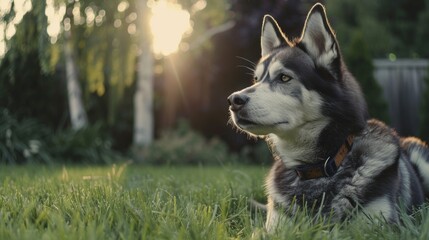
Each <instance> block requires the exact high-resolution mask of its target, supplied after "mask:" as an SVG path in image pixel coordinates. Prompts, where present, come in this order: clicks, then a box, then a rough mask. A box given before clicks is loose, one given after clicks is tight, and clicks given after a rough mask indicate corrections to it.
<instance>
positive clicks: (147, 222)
mask: <svg viewBox="0 0 429 240" xmlns="http://www.w3.org/2000/svg"><path fill="white" fill-rule="evenodd" d="M266 173H267V169H261V168H259V167H243V166H240V165H232V166H224V167H210V168H206V167H181V168H169V167H148V166H143V165H131V166H128V167H126V166H125V165H123V166H112V167H107V166H105V167H95V168H94V167H62V168H61V167H48V168H47V167H40V166H32V165H30V166H18V167H17V166H2V168H0V181H1V182H2V183H3V184H2V185H1V187H0V189H1V192H2V198H0V205H1V206H2V207H1V213H2V214H1V216H0V238H1V239H237V240H239V239H251V237H252V235H253V233H256V235H255V236H254V238H252V239H274V240H275V239H302V240H310V239H427V238H428V228H427V226H428V224H429V222H428V221H429V220H428V219H429V208H428V206H427V205H425V206H424V207H423V208H422V209H420V210H418V211H417V212H416V213H414V214H413V215H412V216H408V215H406V214H403V215H402V216H401V220H402V221H401V224H400V225H389V224H386V223H385V222H384V220H383V219H374V220H368V219H366V218H362V219H358V220H356V221H352V222H350V223H342V224H332V223H329V221H324V220H323V219H321V218H312V217H309V216H308V215H307V214H306V213H305V212H302V211H297V212H296V214H294V216H293V217H291V218H288V220H287V221H286V223H285V224H284V225H282V226H281V228H280V230H279V232H278V233H276V234H273V235H272V236H269V237H266V238H263V236H262V235H263V234H262V228H263V224H264V218H265V216H264V213H262V212H261V211H258V210H256V211H255V210H254V209H253V208H250V207H249V203H248V200H249V199H251V198H253V199H255V198H256V199H258V198H261V199H263V198H264V191H263V176H264V175H265V174H266ZM258 233H259V235H258Z"/></svg>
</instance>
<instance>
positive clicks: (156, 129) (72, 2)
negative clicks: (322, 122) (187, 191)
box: [0, 0, 429, 164]
mask: <svg viewBox="0 0 429 240" xmlns="http://www.w3.org/2000/svg"><path fill="white" fill-rule="evenodd" d="M316 2H322V3H323V4H325V5H326V7H327V12H328V17H329V19H330V22H331V25H332V27H333V28H334V29H335V31H336V34H337V38H338V41H339V44H340V47H341V49H342V52H343V57H344V58H345V61H346V63H347V65H348V66H349V68H350V71H351V72H352V73H353V74H354V75H355V76H356V78H357V79H358V80H359V82H360V84H361V85H362V88H363V90H364V92H365V95H366V99H367V101H368V105H369V108H370V113H371V115H372V117H375V118H379V119H381V120H383V121H386V122H387V123H389V124H390V125H391V126H393V127H394V128H395V129H396V130H397V131H398V132H399V133H400V134H401V135H403V136H408V135H416V136H419V137H421V138H423V139H424V140H426V141H428V140H429V88H428V87H427V86H428V84H429V77H428V74H427V72H428V61H427V58H428V57H429V48H428V47H427V46H426V42H427V39H429V27H428V23H429V1H427V0H414V1H406V0H379V1H372V0H361V1H354V0H341V1H340V0H325V1H310V0H302V1H299V0H273V1H264V0H245V1H243V0H242V1H239V0H216V1H215V0H158V1H155V0H109V1H102V0H14V1H11V0H2V1H1V3H0V162H1V163H27V162H41V163H63V162H67V163H82V162H83V163H109V162H115V161H120V160H124V159H133V160H134V161H137V162H147V163H153V164H225V163H228V162H239V163H269V162H271V156H270V154H269V152H268V150H267V148H266V146H265V143H263V142H262V141H257V140H255V139H249V138H248V137H247V136H246V135H245V134H242V133H238V132H237V131H236V130H234V129H233V127H232V125H231V124H228V118H229V114H228V104H227V101H226V98H227V96H228V95H229V94H231V93H232V92H234V91H236V90H239V89H241V88H243V87H245V86H248V85H249V84H251V79H252V77H251V75H252V71H253V68H254V64H255V63H256V62H257V61H258V59H259V57H260V45H259V44H260V43H259V40H260V27H261V22H262V18H263V16H264V15H265V14H271V15H272V16H274V17H275V18H276V19H277V21H278V22H279V24H280V26H281V27H282V28H283V30H284V31H285V33H286V35H287V36H288V37H289V38H296V37H299V36H300V34H301V29H302V26H303V23H304V20H305V17H306V14H307V12H308V10H309V9H310V8H311V6H312V5H313V4H314V3H316Z"/></svg>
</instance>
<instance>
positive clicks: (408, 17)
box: [327, 0, 429, 58]
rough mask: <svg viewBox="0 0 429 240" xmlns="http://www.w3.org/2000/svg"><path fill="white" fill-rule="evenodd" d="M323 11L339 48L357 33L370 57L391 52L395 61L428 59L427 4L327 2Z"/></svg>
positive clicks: (418, 1)
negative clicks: (362, 38)
mask: <svg viewBox="0 0 429 240" xmlns="http://www.w3.org/2000/svg"><path fill="white" fill-rule="evenodd" d="M327 11H328V12H329V13H328V14H329V16H330V19H331V22H332V25H333V27H334V29H335V30H336V32H337V36H338V39H339V42H340V44H341V45H342V46H348V45H349V44H350V43H351V42H352V37H353V35H354V34H353V32H355V31H360V32H362V34H363V37H364V39H365V40H366V41H367V42H368V43H371V44H368V50H369V52H370V53H371V57H373V58H376V57H378V58H383V57H387V56H388V55H389V54H390V53H393V54H394V55H395V56H397V57H398V58H416V57H429V55H428V53H429V52H428V50H427V47H426V44H425V42H424V39H426V38H424V37H425V36H427V35H428V34H429V31H428V30H427V27H426V23H427V19H428V14H429V2H428V1H427V0H416V1H413V2H412V3H410V2H409V1H406V0H395V1H394V2H392V1H391V0H380V1H372V0H361V1H353V0H330V1H327Z"/></svg>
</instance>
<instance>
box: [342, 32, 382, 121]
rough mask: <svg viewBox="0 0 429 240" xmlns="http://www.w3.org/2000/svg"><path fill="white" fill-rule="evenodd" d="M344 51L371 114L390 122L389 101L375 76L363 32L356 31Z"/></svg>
mask: <svg viewBox="0 0 429 240" xmlns="http://www.w3.org/2000/svg"><path fill="white" fill-rule="evenodd" d="M344 53H345V59H346V62H347V66H348V67H349V68H350V71H351V72H352V73H353V75H354V76H355V77H356V79H357V80H358V82H359V83H360V85H361V87H362V91H363V93H364V95H365V99H366V101H367V103H368V111H369V114H370V116H371V117H373V118H377V119H380V120H382V121H385V122H388V120H389V115H388V112H387V103H386V101H385V99H384V98H383V91H382V89H381V87H380V85H379V84H378V83H377V81H376V80H375V78H374V75H373V74H374V66H373V63H372V58H371V54H370V52H369V51H368V47H367V43H366V42H365V40H364V38H363V36H362V33H361V32H359V31H356V32H355V33H354V35H353V37H352V41H351V43H350V44H349V45H348V46H346V49H345V51H344Z"/></svg>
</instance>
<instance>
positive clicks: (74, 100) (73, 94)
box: [64, 32, 88, 130]
mask: <svg viewBox="0 0 429 240" xmlns="http://www.w3.org/2000/svg"><path fill="white" fill-rule="evenodd" d="M70 37H71V36H70V32H66V33H65V43H64V59H65V64H66V79H67V92H68V101H69V110H70V120H71V125H72V128H73V129H75V130H78V129H81V128H83V127H86V126H87V125H88V118H87V116H86V112H85V108H84V107H83V102H82V91H81V88H80V84H79V79H78V73H77V66H76V61H75V59H74V56H73V54H74V51H73V44H72V42H71V40H70Z"/></svg>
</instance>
